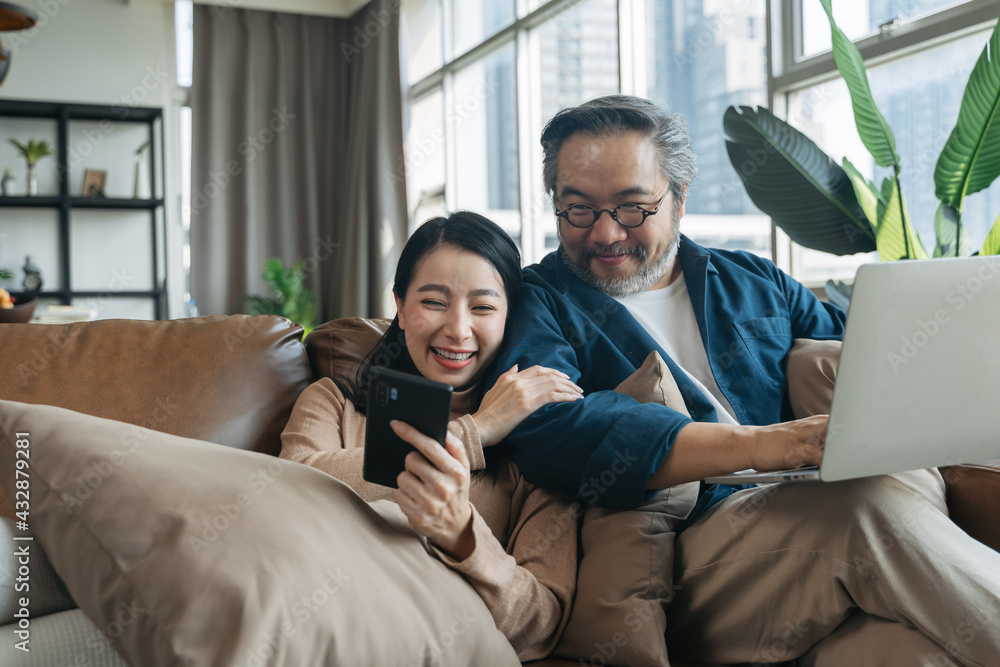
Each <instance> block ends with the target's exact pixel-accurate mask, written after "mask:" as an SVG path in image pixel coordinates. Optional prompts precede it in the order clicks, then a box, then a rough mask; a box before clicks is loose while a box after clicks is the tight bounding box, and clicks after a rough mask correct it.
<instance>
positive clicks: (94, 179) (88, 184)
mask: <svg viewBox="0 0 1000 667" xmlns="http://www.w3.org/2000/svg"><path fill="white" fill-rule="evenodd" d="M107 182H108V172H106V171H100V170H98V169H87V170H86V171H85V172H83V196H84V197H104V196H106V195H105V194H104V184H105V183H107Z"/></svg>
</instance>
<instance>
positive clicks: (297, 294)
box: [246, 257, 316, 337]
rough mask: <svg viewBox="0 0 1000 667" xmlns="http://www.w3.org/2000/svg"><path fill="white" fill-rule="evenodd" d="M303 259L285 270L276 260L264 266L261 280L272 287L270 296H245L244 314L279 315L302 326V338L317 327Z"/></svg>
mask: <svg viewBox="0 0 1000 667" xmlns="http://www.w3.org/2000/svg"><path fill="white" fill-rule="evenodd" d="M305 264H306V263H305V260H301V261H298V262H296V263H295V264H294V265H292V266H290V267H288V268H285V265H284V263H283V262H282V261H281V260H280V259H278V258H277V257H272V258H271V259H269V260H267V262H266V263H265V264H264V280H265V282H267V285H268V287H270V288H271V296H270V297H262V296H254V295H251V296H248V297H246V301H247V312H248V313H249V314H250V315H281V316H282V317H287V318H288V319H290V320H291V321H292V322H297V323H298V324H301V325H302V328H303V329H304V331H303V332H302V336H303V337H305V336H307V335H308V334H309V332H310V331H312V330H313V328H314V327H315V326H316V299H315V297H314V296H313V293H312V291H311V290H308V289H306V288H305V286H304V285H303V283H304V282H305V277H306V271H305Z"/></svg>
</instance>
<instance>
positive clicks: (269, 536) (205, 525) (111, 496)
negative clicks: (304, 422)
mask: <svg viewBox="0 0 1000 667" xmlns="http://www.w3.org/2000/svg"><path fill="white" fill-rule="evenodd" d="M18 433H25V434H27V435H25V436H23V437H22V436H18V435H17V434H18ZM0 438H2V440H0V484H2V485H3V487H4V489H5V490H6V491H7V493H8V494H9V495H10V497H11V498H12V499H13V498H16V493H15V492H16V491H18V490H21V491H25V492H27V493H28V494H29V499H30V509H29V510H28V515H27V516H26V517H25V519H26V521H27V523H28V524H29V525H30V530H31V532H32V533H33V534H34V536H35V540H36V541H35V542H28V541H25V542H17V543H16V545H17V546H18V547H21V546H24V547H26V548H27V549H29V550H31V549H32V548H37V546H39V545H40V546H42V547H44V549H45V552H46V554H47V555H48V557H49V559H50V560H51V561H52V564H53V566H54V567H55V569H56V571H57V572H58V573H59V575H60V576H61V577H62V579H63V580H64V581H65V583H66V586H67V588H68V589H69V592H70V593H71V594H72V596H73V598H74V599H75V600H76V602H77V603H78V604H79V605H80V608H81V609H82V610H83V611H84V612H85V613H86V614H87V616H88V618H90V620H91V621H93V623H94V624H95V625H96V626H97V628H98V629H99V630H100V631H101V632H102V633H103V635H104V636H105V637H106V638H107V639H108V640H109V641H111V642H112V645H113V646H114V648H115V649H116V650H117V651H118V652H119V653H120V654H121V655H122V657H123V658H125V660H126V661H127V662H128V663H129V664H131V665H142V666H143V667H157V666H160V665H164V666H165V665H170V666H177V665H182V664H183V665H200V666H205V667H208V666H218V667H230V666H235V665H239V666H245V667H261V666H263V665H426V664H436V665H437V664H440V665H456V666H457V665H461V666H463V667H464V666H467V665H518V664H519V663H518V660H517V656H516V654H515V653H514V650H513V649H512V648H511V646H510V644H509V643H508V642H507V640H506V638H505V637H504V636H503V635H502V634H501V633H500V632H499V631H498V630H497V629H496V626H495V624H494V622H493V618H492V616H491V615H490V613H489V610H488V609H487V608H486V605H485V604H484V603H483V601H482V599H481V598H480V597H479V596H478V595H477V594H476V592H475V590H474V589H473V588H472V587H471V586H469V584H467V583H466V582H465V581H464V580H463V579H462V577H461V576H459V575H458V574H456V573H454V572H452V571H451V570H449V569H448V568H447V567H446V566H445V565H443V564H442V563H440V562H439V561H437V560H435V559H434V558H432V557H431V556H430V555H429V554H428V553H427V552H426V550H425V546H424V543H423V542H422V541H421V540H420V539H419V538H418V537H416V535H415V534H414V533H413V532H412V531H411V530H410V529H409V526H408V525H407V524H406V522H405V519H402V517H401V516H400V515H399V514H398V510H394V509H393V506H392V505H391V504H389V503H383V504H382V506H381V507H373V506H371V505H368V504H367V503H365V502H364V501H362V500H361V498H360V497H359V496H357V495H356V494H355V493H354V492H353V491H351V490H350V489H349V488H348V487H347V486H345V485H344V484H342V483H341V482H339V481H337V480H335V479H334V478H333V477H330V476H329V475H326V474H324V473H322V472H320V471H318V470H316V469H314V468H310V467H309V466H305V465H300V464H295V463H291V462H288V461H283V460H280V459H277V458H275V457H272V456H269V455H266V454H259V453H255V452H248V451H240V450H237V449H232V448H229V447H223V446H220V445H214V444H210V443H206V442H201V441H197V440H190V439H186V438H181V437H177V436H172V435H167V434H164V433H158V432H154V431H149V430H145V429H140V428H138V427H136V426H133V425H130V424H124V423H121V422H115V421H110V420H106V419H99V418H96V417H90V416H87V415H83V414H80V413H77V412H72V411H69V410H64V409H62V408H54V407H50V406H43V405H28V404H24V403H15V402H9V401H0ZM16 452H28V454H27V456H25V455H22V454H17V453H16ZM15 460H18V461H27V462H28V463H27V464H16V463H15ZM16 465H19V466H20V467H19V470H20V471H21V472H26V473H27V474H28V475H29V477H27V478H25V477H23V476H18V479H15V475H16V470H15V466H16ZM25 480H26V481H27V483H26V484H21V485H20V486H21V487H22V488H21V489H18V488H16V482H23V481H25ZM25 486H27V487H29V488H23V487H25ZM8 546H10V545H8Z"/></svg>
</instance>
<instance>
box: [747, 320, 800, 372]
mask: <svg viewBox="0 0 1000 667" xmlns="http://www.w3.org/2000/svg"><path fill="white" fill-rule="evenodd" d="M735 327H736V332H737V333H738V334H739V336H740V338H741V339H742V340H743V346H744V347H745V348H746V352H747V354H748V355H749V356H750V358H751V359H753V363H754V365H756V366H757V370H759V371H760V372H761V374H762V375H763V376H764V377H765V378H766V379H767V381H768V382H770V383H771V384H772V385H774V386H775V387H784V386H785V369H784V364H783V361H784V359H785V355H786V354H788V351H789V350H790V349H791V347H792V322H791V320H789V319H788V318H787V317H757V318H754V319H750V320H743V321H742V322H736V323H735Z"/></svg>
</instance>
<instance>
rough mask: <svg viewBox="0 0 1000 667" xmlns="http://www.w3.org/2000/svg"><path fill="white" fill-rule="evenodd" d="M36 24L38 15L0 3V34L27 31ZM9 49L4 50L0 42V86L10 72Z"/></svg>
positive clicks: (15, 6)
mask: <svg viewBox="0 0 1000 667" xmlns="http://www.w3.org/2000/svg"><path fill="white" fill-rule="evenodd" d="M36 23H38V15H37V14H35V13H34V12H33V11H31V10H29V9H25V8H24V7H21V6H18V5H12V4H11V3H9V2H0V32H10V31H15V30H27V29H28V28H32V27H34V25H35V24H36ZM10 59H11V51H10V49H5V48H4V46H3V42H0V86H2V85H3V80H4V79H6V78H7V72H9V71H10Z"/></svg>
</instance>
